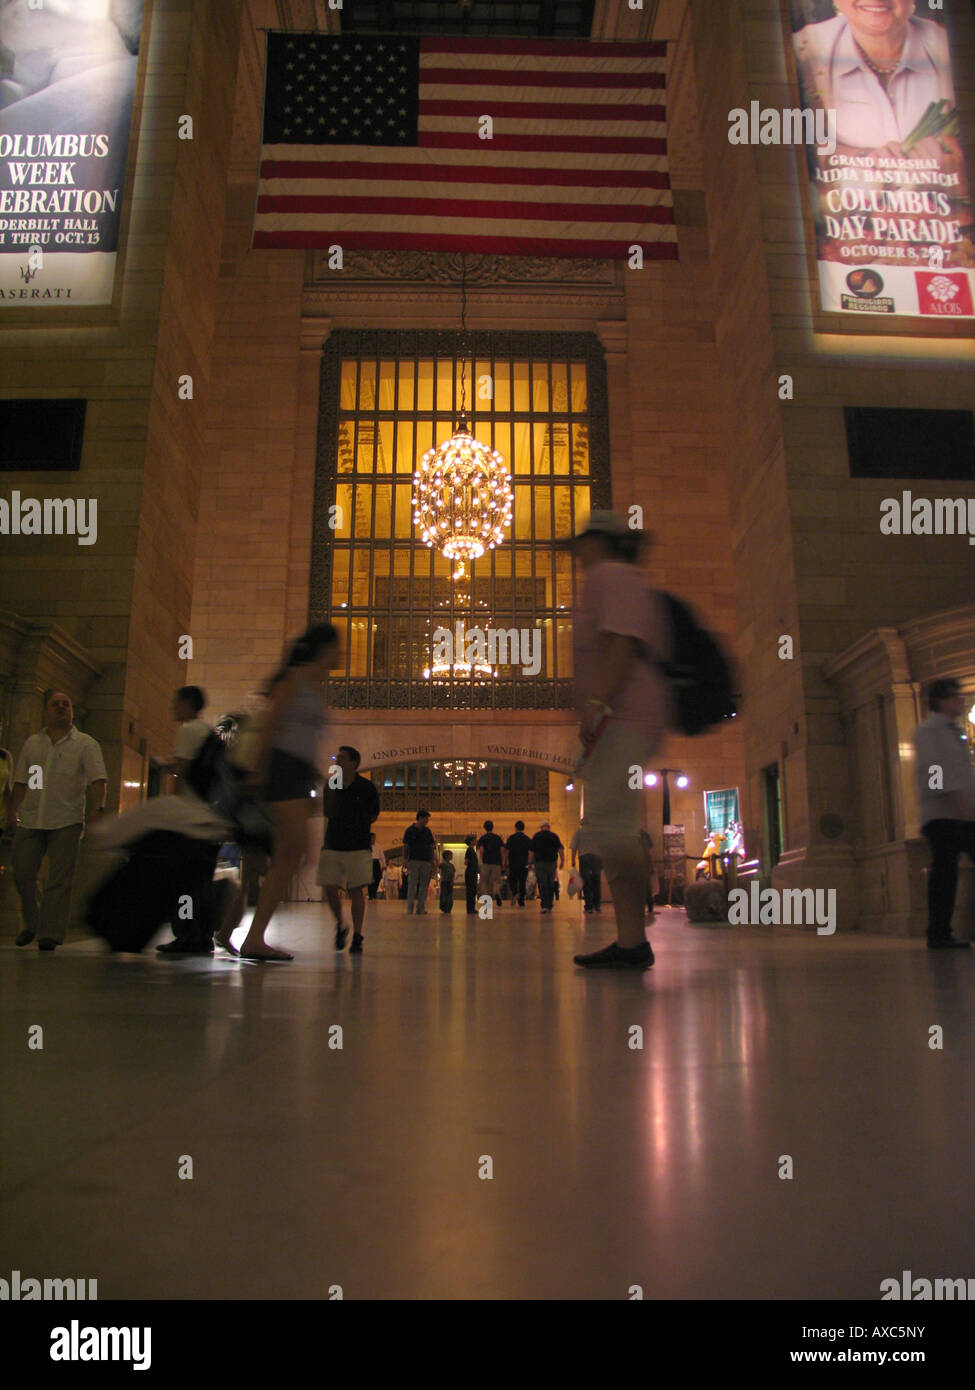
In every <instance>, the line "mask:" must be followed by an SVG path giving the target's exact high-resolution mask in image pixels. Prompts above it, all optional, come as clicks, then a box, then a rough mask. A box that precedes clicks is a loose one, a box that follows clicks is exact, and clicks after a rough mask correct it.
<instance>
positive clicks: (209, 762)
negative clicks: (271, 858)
mask: <svg viewBox="0 0 975 1390" xmlns="http://www.w3.org/2000/svg"><path fill="white" fill-rule="evenodd" d="M227 752H228V743H227V741H225V740H224V739H222V738H221V737H220V735H219V734H218V733H215V732H211V733H209V734H207V736H206V738H205V739H204V741H203V743H202V745H201V746H200V751H199V752H198V753H197V755H196V757H195V758H194V759H193V761H192V762H191V763H190V765H189V767H188V768H187V769H186V781H187V782H188V783H189V785H190V786H191V787H192V789H193V791H195V792H196V794H197V796H198V797H199V798H200V800H201V801H205V802H206V803H207V805H208V806H211V807H212V808H213V809H214V810H215V811H216V812H217V813H218V815H221V816H223V817H224V818H225V819H226V820H228V821H230V822H231V824H232V826H233V834H232V836H231V838H232V839H233V841H234V842H235V843H236V844H238V845H240V846H241V848H242V849H255V850H260V851H261V852H262V853H264V854H270V853H271V852H272V849H273V837H272V827H271V817H270V813H269V812H268V809H267V807H266V806H265V804H264V802H263V800H262V799H261V794H260V790H259V789H258V788H256V787H252V786H250V785H249V784H248V783H247V782H246V781H245V780H244V773H242V772H241V770H240V769H239V768H236V767H234V765H233V764H232V763H231V762H230V761H229V759H228V757H227Z"/></svg>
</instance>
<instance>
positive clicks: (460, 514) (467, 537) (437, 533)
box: [413, 411, 513, 579]
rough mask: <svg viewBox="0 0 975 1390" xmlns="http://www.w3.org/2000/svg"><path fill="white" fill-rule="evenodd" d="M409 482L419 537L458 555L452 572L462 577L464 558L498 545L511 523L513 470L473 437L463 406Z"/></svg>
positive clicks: (476, 557)
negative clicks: (448, 433) (445, 435)
mask: <svg viewBox="0 0 975 1390" xmlns="http://www.w3.org/2000/svg"><path fill="white" fill-rule="evenodd" d="M413 482H414V489H413V521H414V523H415V524H416V525H417V526H418V527H419V530H420V539H421V540H422V541H423V543H424V544H425V545H426V546H427V548H428V549H433V548H434V546H435V547H436V548H437V549H438V550H440V551H442V552H443V554H444V555H446V557H447V559H448V560H456V561H457V569H456V570H455V571H454V576H453V577H454V578H455V579H462V578H463V577H464V575H465V574H466V572H467V571H466V565H467V563H469V562H470V561H471V560H479V559H480V557H481V556H482V555H483V554H484V552H485V551H486V550H493V549H494V548H495V546H498V545H501V544H502V542H503V541H504V532H505V528H506V527H508V526H510V525H511V508H512V502H513V493H512V491H511V474H510V473H509V472H508V470H507V469H506V468H505V464H504V459H503V458H502V457H501V455H500V454H499V453H498V452H497V450H496V449H489V448H488V446H487V445H486V444H482V443H481V442H480V440H479V439H475V438H474V436H473V435H472V434H471V431H470V429H469V428H468V425H467V417H466V415H465V413H464V412H463V411H461V416H460V423H459V424H458V426H457V429H456V430H455V432H454V434H453V435H452V436H451V437H450V439H448V440H446V441H445V443H443V444H440V445H438V446H437V448H435V449H428V450H427V452H426V453H425V454H424V455H423V458H422V459H421V460H420V466H419V468H418V469H417V471H416V473H415V474H414V475H413Z"/></svg>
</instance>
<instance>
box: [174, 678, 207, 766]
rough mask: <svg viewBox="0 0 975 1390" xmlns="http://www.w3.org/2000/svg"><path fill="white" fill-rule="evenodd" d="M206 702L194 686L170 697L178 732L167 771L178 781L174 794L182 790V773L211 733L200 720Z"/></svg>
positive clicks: (187, 687) (185, 687)
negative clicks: (170, 763)
mask: <svg viewBox="0 0 975 1390" xmlns="http://www.w3.org/2000/svg"><path fill="white" fill-rule="evenodd" d="M206 702H207V697H206V696H205V695H204V693H203V691H202V690H201V689H200V687H199V686H198V685H184V686H181V687H180V688H179V690H177V692H176V694H175V695H174V696H173V718H174V719H175V720H176V722H177V724H179V728H178V729H177V731H176V745H175V747H174V748H173V762H172V767H171V771H172V772H173V774H174V776H175V777H177V778H179V784H178V785H177V788H176V790H177V791H182V790H183V785H184V783H183V778H184V777H185V776H186V769H187V768H188V767H189V765H190V763H191V762H192V761H193V759H194V758H195V757H196V755H197V753H199V751H200V749H201V748H202V747H203V745H204V743H206V740H207V735H208V734H211V733H213V730H212V728H211V727H210V725H209V724H208V723H207V722H206V720H205V719H201V718H200V715H201V714H202V712H203V710H204V708H205V707H206Z"/></svg>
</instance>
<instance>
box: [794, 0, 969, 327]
mask: <svg viewBox="0 0 975 1390" xmlns="http://www.w3.org/2000/svg"><path fill="white" fill-rule="evenodd" d="M784 3H785V4H787V5H788V13H789V18H790V20H791V26H792V39H793V47H794V51H795V61H796V69H797V74H798V80H799V96H800V102H801V105H802V107H803V108H804V109H809V110H813V111H817V110H819V111H828V112H830V113H831V115H830V129H831V130H835V148H834V149H830V150H827V149H826V148H824V147H822V146H820V147H816V146H812V145H810V146H808V147H807V149H808V155H809V160H808V162H809V180H810V192H811V197H812V206H813V218H814V223H815V233H816V256H817V262H818V270H819V294H820V303H821V306H822V308H823V309H824V310H828V311H831V312H840V313H845V314H856V315H859V316H863V315H876V314H884V315H894V316H898V317H920V318H926V319H935V318H942V319H972V318H973V317H975V220H973V216H972V206H971V194H970V189H969V183H968V177H967V172H966V168H965V157H964V153H963V150H962V147H961V144H960V142H959V125H958V114H957V111H956V103H955V91H954V85H953V80H952V72H951V53H950V46H949V37H948V32H947V30H946V28H945V25H944V23H943V21H942V20H941V19H939V18H938V16H937V11H929V10H928V8H927V6H925V11H924V15H923V16H920V15H918V14H917V13H915V8H916V7H915V3H914V0H835V3H834V2H833V0H784Z"/></svg>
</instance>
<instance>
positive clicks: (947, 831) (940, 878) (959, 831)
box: [924, 820, 975, 941]
mask: <svg viewBox="0 0 975 1390" xmlns="http://www.w3.org/2000/svg"><path fill="white" fill-rule="evenodd" d="M924 835H925V838H926V839H927V841H928V843H929V844H930V846H931V868H930V869H929V870H928V938H929V939H932V938H934V939H936V940H942V941H943V940H944V938H945V937H946V936H950V935H951V918H952V915H953V914H954V911H955V894H956V893H957V891H958V860H959V858H960V856H961V854H962V852H963V851H964V853H965V854H967V855H968V858H969V859H970V860H971V862H972V863H973V864H975V821H968V820H929V821H928V823H927V825H926V826H925V827H924Z"/></svg>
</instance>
